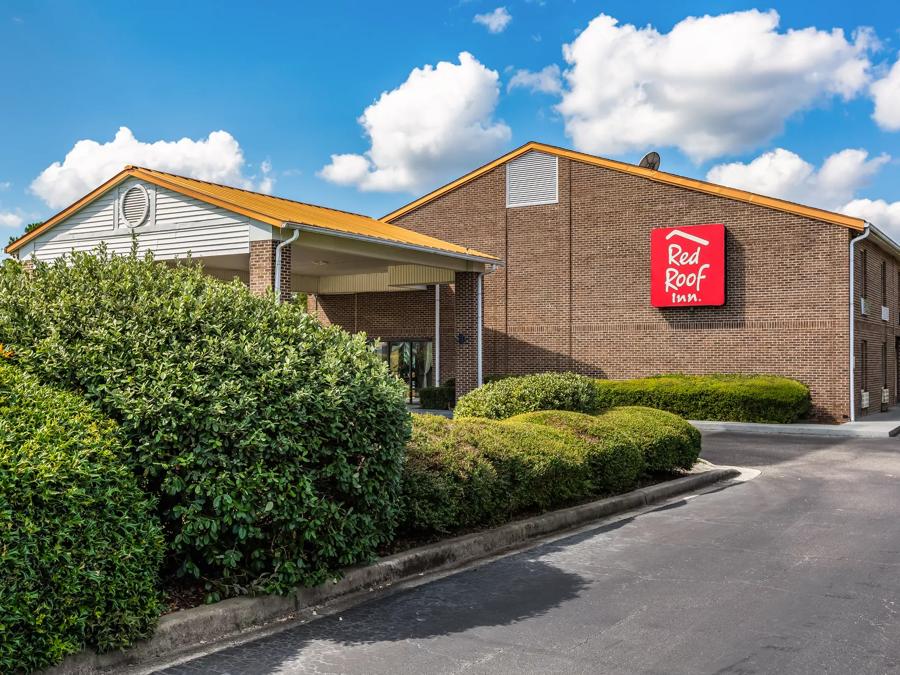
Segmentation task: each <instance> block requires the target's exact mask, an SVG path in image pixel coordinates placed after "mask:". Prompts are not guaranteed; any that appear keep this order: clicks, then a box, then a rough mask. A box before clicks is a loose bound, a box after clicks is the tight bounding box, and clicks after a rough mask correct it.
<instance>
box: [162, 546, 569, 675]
mask: <svg viewBox="0 0 900 675" xmlns="http://www.w3.org/2000/svg"><path fill="white" fill-rule="evenodd" d="M560 543H561V542H560ZM538 550H540V551H541V552H545V551H543V547H541V549H538ZM526 555H527V556H528V557H529V558H533V556H534V555H535V552H529V553H524V554H519V555H514V556H511V557H510V558H503V559H500V560H496V561H493V562H491V563H489V564H487V565H485V566H483V567H479V568H475V569H471V570H467V571H464V572H461V573H458V574H454V575H452V576H449V577H445V578H443V579H437V580H435V581H433V582H430V583H427V584H424V585H422V586H418V587H415V588H410V589H405V590H403V591H400V592H398V593H396V594H394V595H390V596H387V597H383V598H377V599H373V601H371V602H368V603H366V604H363V605H358V606H356V607H352V608H350V609H348V610H346V611H345V612H344V613H343V614H342V615H341V616H340V617H339V616H336V615H332V616H327V617H322V618H321V619H318V620H316V621H313V622H311V623H308V624H303V625H298V626H295V627H292V628H289V629H287V630H285V631H282V632H280V633H277V634H275V635H271V636H268V637H265V638H262V639H260V640H257V641H255V642H251V643H248V644H244V645H240V646H238V647H231V648H229V649H225V650H223V651H219V652H216V653H214V654H210V655H209V656H206V657H202V658H200V659H197V660H195V661H191V662H189V663H186V664H183V665H181V666H175V667H172V668H167V669H165V670H160V671H157V672H158V673H164V674H166V675H174V674H175V673H179V674H181V673H197V672H203V673H226V672H227V673H228V674H229V675H243V674H249V673H253V674H254V675H256V674H259V673H268V672H274V671H278V670H279V668H280V667H282V666H283V665H284V664H286V663H289V662H291V661H292V660H293V659H295V658H296V657H298V656H299V655H300V654H301V653H302V652H303V650H304V648H305V647H306V646H307V645H309V644H310V643H311V642H313V641H326V642H329V643H333V644H335V645H344V646H348V645H358V644H371V643H375V642H395V641H402V640H419V639H425V638H431V637H437V636H442V635H450V634H454V633H461V632H463V631H467V630H469V629H472V628H477V627H479V626H502V625H508V624H513V623H516V622H519V621H523V620H525V619H530V618H533V617H537V616H540V615H542V614H545V613H546V612H548V611H549V610H551V609H553V608H554V607H558V606H559V605H561V604H562V603H563V602H566V601H567V600H571V599H573V598H575V597H577V596H578V594H579V592H580V591H581V590H582V589H583V588H584V587H585V586H586V585H587V582H586V581H585V580H583V579H582V578H581V577H580V576H579V575H577V574H572V573H570V572H565V571H563V570H561V569H558V568H557V567H554V566H553V565H550V564H547V563H545V562H541V561H540V560H534V559H523V557H524V556H526Z"/></svg>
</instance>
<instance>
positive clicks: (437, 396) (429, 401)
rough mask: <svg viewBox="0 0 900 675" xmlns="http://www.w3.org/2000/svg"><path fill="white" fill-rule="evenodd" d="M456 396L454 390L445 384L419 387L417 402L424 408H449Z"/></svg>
mask: <svg viewBox="0 0 900 675" xmlns="http://www.w3.org/2000/svg"><path fill="white" fill-rule="evenodd" d="M455 398H456V390H455V389H454V388H453V387H448V386H446V385H444V386H441V387H422V388H421V389H419V404H420V405H421V406H422V407H423V408H425V409H426V410H449V409H450V408H451V407H452V406H453V401H454V399H455Z"/></svg>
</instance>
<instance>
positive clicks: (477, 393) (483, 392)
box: [454, 373, 599, 420]
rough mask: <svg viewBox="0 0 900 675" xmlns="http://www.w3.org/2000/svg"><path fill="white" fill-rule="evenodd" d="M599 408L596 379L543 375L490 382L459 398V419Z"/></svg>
mask: <svg viewBox="0 0 900 675" xmlns="http://www.w3.org/2000/svg"><path fill="white" fill-rule="evenodd" d="M598 409H599V401H598V396H597V388H596V386H595V384H594V380H593V379H592V378H590V377H585V376H583V375H576V374H575V373H541V374H539V375H525V376H523V377H507V378H504V379H501V380H496V381H494V382H489V383H488V384H485V385H483V386H481V387H479V388H478V389H475V390H474V391H470V392H469V393H468V394H466V395H465V396H463V397H462V398H460V399H459V401H458V402H457V404H456V408H455V409H454V415H455V416H456V417H487V418H489V419H497V420H500V419H505V418H507V417H512V416H513V415H518V414H520V413H526V412H533V411H536V410H574V411H576V412H585V413H591V412H596V411H597V410H598Z"/></svg>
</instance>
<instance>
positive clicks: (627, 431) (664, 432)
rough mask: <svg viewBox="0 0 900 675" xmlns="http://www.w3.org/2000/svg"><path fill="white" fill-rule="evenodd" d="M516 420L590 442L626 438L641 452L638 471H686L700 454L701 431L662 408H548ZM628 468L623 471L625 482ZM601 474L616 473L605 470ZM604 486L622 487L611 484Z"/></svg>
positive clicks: (514, 419) (514, 418)
mask: <svg viewBox="0 0 900 675" xmlns="http://www.w3.org/2000/svg"><path fill="white" fill-rule="evenodd" d="M517 420H521V421H527V422H531V423H533V424H545V425H547V426H551V427H553V428H555V429H561V430H565V431H569V432H572V433H574V434H576V435H577V436H579V437H580V438H582V439H585V440H586V441H588V442H590V443H596V442H598V441H601V442H607V441H609V440H610V439H616V440H621V439H627V441H628V442H629V443H631V444H633V445H634V447H635V448H637V449H638V450H639V452H640V454H641V471H646V472H650V473H657V472H669V471H677V470H679V469H682V470H687V469H690V468H691V467H692V466H694V464H695V463H696V461H697V459H698V458H699V457H700V432H699V431H697V429H695V428H694V427H693V426H692V425H691V424H690V423H688V422H686V421H685V420H683V419H682V418H680V417H678V416H677V415H673V414H672V413H668V412H664V411H662V410H654V409H652V408H643V407H639V406H629V407H622V408H612V409H611V410H607V411H605V412H603V413H601V414H599V415H582V414H579V413H570V412H564V411H553V410H547V411H543V412H536V413H527V414H525V415H519V416H517V417H513V418H510V420H509V421H517ZM629 470H630V469H629ZM627 471H628V470H626V473H625V474H623V475H624V476H625V477H626V478H625V479H624V483H626V484H627V482H628V480H627V476H628V473H627ZM600 473H601V474H604V475H606V474H608V475H615V474H614V473H613V472H610V471H606V470H604V471H600ZM606 489H610V490H616V489H622V488H621V487H617V486H616V485H615V484H612V485H609V486H607V488H606Z"/></svg>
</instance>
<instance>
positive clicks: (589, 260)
mask: <svg viewBox="0 0 900 675" xmlns="http://www.w3.org/2000/svg"><path fill="white" fill-rule="evenodd" d="M384 220H385V221H386V222H390V223H393V224H397V225H400V226H402V227H404V228H407V229H410V230H413V231H415V232H420V233H423V234H428V235H430V236H434V237H439V238H441V239H445V240H447V241H450V242H454V243H457V244H465V245H466V246H472V247H474V248H476V249H478V250H480V251H485V252H486V253H489V254H492V255H494V256H496V257H498V258H500V259H502V260H504V261H505V263H506V264H505V266H504V267H497V268H496V269H495V270H494V271H493V272H490V273H488V274H486V275H485V277H484V309H483V321H484V365H483V368H484V373H485V374H486V375H491V374H525V373H533V372H540V371H547V370H560V371H562V370H572V371H575V372H579V373H584V374H587V375H592V376H597V377H608V378H628V377H639V376H645V375H653V374H658V373H670V372H683V373H724V372H728V373H772V374H780V375H786V376H789V377H793V378H796V379H798V380H800V381H802V382H804V383H806V384H807V385H808V386H809V387H810V390H811V392H812V399H813V414H814V416H815V417H817V418H819V419H821V420H825V421H842V420H845V419H847V418H849V417H850V405H851V404H850V395H851V382H850V368H851V365H850V364H851V350H850V344H851V343H850V340H851V338H850V319H849V314H850V275H849V268H850V256H851V240H852V239H854V238H859V240H858V242H857V243H856V244H854V246H853V248H854V249H855V254H854V258H855V269H856V276H855V291H854V294H855V296H856V297H855V299H854V302H853V307H854V312H855V327H854V328H855V336H854V340H853V341H854V344H855V346H854V359H855V361H856V369H855V377H854V384H853V385H852V391H853V398H854V407H855V409H856V410H855V412H856V414H865V413H866V412H867V411H877V410H879V409H880V408H881V405H882V392H883V391H886V392H887V394H886V396H887V399H886V401H887V403H886V404H887V405H893V404H894V403H895V402H896V395H897V389H898V350H900V324H898V317H900V267H898V258H900V250H898V248H897V246H896V245H895V244H894V243H893V242H892V241H890V239H888V238H887V237H886V236H884V235H883V234H882V233H880V232H879V231H878V230H877V229H876V228H874V227H872V226H870V225H869V224H867V223H865V222H864V221H862V220H859V219H856V218H850V217H847V216H844V215H841V214H836V213H830V212H827V211H822V210H820V209H814V208H810V207H805V206H801V205H798V204H793V203H789V202H785V201H782V200H778V199H772V198H767V197H764V196H760V195H754V194H750V193H747V192H744V191H740V190H734V189H729V188H725V187H722V186H717V185H712V184H709V183H705V182H702V181H696V180H691V179H687V178H683V177H680V176H674V175H671V174H666V173H664V172H661V171H654V170H652V169H648V168H643V167H638V166H634V165H629V164H623V163H620V162H613V161H609V160H604V159H601V158H597V157H593V156H590V155H585V154H582V153H576V152H572V151H568V150H562V149H559V148H554V147H551V146H546V145H542V144H537V143H529V144H528V145H526V146H523V147H522V148H519V149H517V150H515V151H513V152H511V153H509V154H507V155H505V156H503V157H501V158H499V159H498V160H496V161H494V162H491V163H490V164H488V165H486V166H484V167H481V168H479V169H477V170H475V171H473V172H471V173H470V174H467V175H466V176H463V177H462V178H460V179H458V180H456V181H454V182H452V183H450V184H448V185H447V186H444V187H443V188H440V189H438V190H435V191H434V192H432V193H430V194H428V195H426V196H424V197H422V198H421V199H417V200H416V201H414V202H412V203H410V204H408V205H407V206H405V207H403V208H401V209H398V210H397V211H395V212H393V213H391V214H389V215H388V216H386V217H385V218H384ZM703 223H720V224H723V225H724V229H725V232H726V243H725V257H726V274H725V286H726V289H725V290H726V301H725V303H724V304H723V305H720V306H688V307H671V308H658V307H653V306H651V303H650V233H651V231H652V230H654V229H655V228H660V227H687V226H693V225H697V224H703ZM453 302H454V289H453V287H452V286H441V290H440V303H441V305H442V306H443V307H446V308H450V307H452V305H453ZM310 306H311V309H312V310H313V311H315V312H317V314H318V315H319V316H320V318H321V319H322V320H323V321H333V322H336V323H340V324H341V325H344V326H347V327H348V328H351V329H352V330H364V331H366V332H367V333H369V334H370V335H377V336H380V337H382V338H383V339H385V340H389V341H391V342H392V344H397V343H402V342H403V341H428V340H431V339H433V336H434V320H433V316H434V313H433V310H432V308H433V307H434V306H435V297H434V292H433V290H432V289H431V288H429V289H427V290H421V291H412V292H407V293H404V294H402V295H396V296H394V297H391V298H390V299H386V298H384V297H379V296H378V295H377V294H358V295H352V296H318V297H313V298H311V305H310ZM883 308H884V309H883ZM863 310H865V312H864V313H863ZM441 333H442V337H443V339H442V340H441V341H440V344H441V353H440V362H441V364H442V367H441V375H442V379H445V378H449V377H452V376H453V375H454V374H455V357H456V354H457V352H458V350H459V349H460V345H458V344H457V343H456V341H455V340H454V339H453V337H454V335H455V334H456V333H457V330H456V328H455V326H453V325H452V322H451V321H445V322H443V323H442V324H441Z"/></svg>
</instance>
